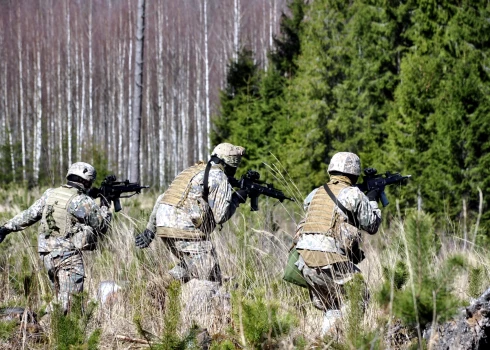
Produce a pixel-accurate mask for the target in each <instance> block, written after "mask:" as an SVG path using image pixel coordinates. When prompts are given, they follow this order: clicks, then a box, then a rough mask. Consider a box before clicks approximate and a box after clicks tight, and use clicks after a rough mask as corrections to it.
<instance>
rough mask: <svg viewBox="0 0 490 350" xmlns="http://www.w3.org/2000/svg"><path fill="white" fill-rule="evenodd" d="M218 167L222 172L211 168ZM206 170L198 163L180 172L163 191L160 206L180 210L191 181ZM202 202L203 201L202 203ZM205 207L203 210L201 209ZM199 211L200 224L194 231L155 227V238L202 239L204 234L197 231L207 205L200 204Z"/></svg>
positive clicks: (201, 163) (203, 165)
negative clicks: (200, 213) (200, 216)
mask: <svg viewBox="0 0 490 350" xmlns="http://www.w3.org/2000/svg"><path fill="white" fill-rule="evenodd" d="M216 167H219V168H220V169H222V170H223V167H222V166H221V165H213V168H216ZM205 169H206V163H204V162H199V163H197V164H195V165H193V166H191V167H189V168H187V169H185V170H184V171H182V172H181V173H180V174H179V175H177V177H176V178H175V179H174V181H172V183H171V184H170V186H169V188H168V189H167V190H166V191H165V193H164V194H163V196H162V198H161V199H160V203H161V204H167V205H171V206H174V207H176V208H182V206H183V205H184V202H185V200H186V199H187V196H188V195H189V191H190V189H191V187H192V179H193V178H194V177H195V176H196V175H197V174H199V173H200V172H202V171H204V170H205ZM203 202H204V201H203ZM203 206H205V208H203ZM201 207H202V208H201V209H202V210H203V214H202V216H203V217H202V219H201V223H200V224H198V225H197V227H196V228H195V229H192V230H184V229H180V228H176V227H162V226H157V232H156V234H157V236H159V237H166V238H177V239H203V238H204V237H206V234H205V232H203V231H201V230H199V229H198V227H200V225H201V224H202V221H203V220H204V215H205V212H206V211H208V210H209V205H208V204H207V203H201Z"/></svg>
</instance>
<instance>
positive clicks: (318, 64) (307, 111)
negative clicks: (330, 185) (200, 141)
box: [213, 0, 490, 239]
mask: <svg viewBox="0 0 490 350" xmlns="http://www.w3.org/2000/svg"><path fill="white" fill-rule="evenodd" d="M289 8H290V12H291V15H290V16H286V17H284V16H283V18H282V20H281V24H280V25H281V27H280V28H281V34H280V35H279V36H278V37H276V38H275V45H274V48H273V50H272V51H271V53H270V55H269V59H270V62H271V64H270V69H268V70H263V69H261V68H260V67H259V66H258V65H257V64H256V63H255V55H256V52H254V51H253V50H242V51H241V52H240V56H239V58H238V60H236V61H234V62H232V63H231V64H230V66H229V72H228V75H227V82H226V87H225V88H224V89H223V90H222V93H221V110H220V115H219V116H218V117H216V118H215V120H214V124H215V125H216V129H215V134H214V136H213V140H214V142H221V141H230V142H232V143H238V144H243V145H245V146H247V152H248V153H247V159H246V160H245V167H255V168H260V167H261V164H262V162H266V163H269V164H271V163H277V161H280V163H281V164H282V166H283V167H284V169H285V170H286V171H287V174H288V175H289V176H290V177H291V179H292V181H293V182H294V183H295V184H296V185H297V186H298V187H299V188H300V189H301V190H302V191H303V192H304V193H305V194H306V193H307V191H309V190H311V189H312V188H313V187H315V186H319V185H320V184H322V183H323V182H324V181H325V179H326V167H327V165H328V161H329V158H330V157H331V156H332V155H333V154H334V153H335V152H338V151H351V152H355V153H357V154H359V155H360V157H361V160H362V165H363V167H367V166H374V167H375V168H377V169H378V170H379V171H380V172H385V171H392V172H393V171H395V172H402V173H404V174H411V175H412V176H413V178H412V181H410V183H409V184H408V186H406V187H405V188H402V189H401V190H400V189H390V190H391V191H390V194H391V195H390V198H391V201H392V203H393V204H392V205H390V207H389V209H390V212H392V213H393V212H394V209H395V198H394V197H395V196H396V197H397V198H399V200H400V208H401V210H402V211H403V210H404V209H405V208H419V209H423V210H426V211H428V212H432V213H437V215H438V216H439V217H440V218H441V219H442V220H441V223H442V225H443V226H446V227H447V228H448V231H451V230H453V227H452V226H451V224H450V221H451V220H456V221H460V222H461V224H462V226H461V227H464V229H465V230H467V231H468V232H465V237H466V238H467V239H472V238H473V236H474V235H475V234H476V233H475V232H473V231H471V230H470V229H472V228H471V227H470V222H471V223H475V221H476V220H477V217H478V213H479V212H482V213H483V216H482V218H481V223H482V224H483V225H480V231H482V230H483V231H485V233H486V234H487V235H488V219H489V218H490V214H489V213H488V211H487V209H488V198H489V195H490V190H489V185H490V177H489V175H490V154H489V147H490V141H489V135H490V117H489V115H488V113H489V109H490V94H489V93H490V79H489V73H490V71H489V70H490V62H489V53H490V45H489V44H490V22H489V21H488V18H489V15H490V9H489V6H488V3H487V2H486V1H451V0H445V1H435V0H406V1H379V0H353V1H343V0H315V1H310V2H307V3H305V2H304V1H302V0H294V1H291V2H290V3H289ZM481 198H482V199H481ZM465 225H467V226H465ZM473 228H474V226H473ZM470 231H471V232H470ZM459 233H461V234H463V232H459Z"/></svg>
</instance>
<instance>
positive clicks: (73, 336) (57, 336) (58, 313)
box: [51, 293, 102, 350]
mask: <svg viewBox="0 0 490 350" xmlns="http://www.w3.org/2000/svg"><path fill="white" fill-rule="evenodd" d="M85 300H87V296H86V294H85V293H79V294H74V295H73V296H72V300H71V301H72V304H71V310H70V312H69V313H68V314H67V315H65V314H64V312H63V309H62V307H61V306H60V305H58V304H54V305H53V311H52V313H51V331H52V336H51V337H52V339H51V343H52V345H54V347H55V348H56V349H59V350H65V349H66V350H74V349H86V350H96V349H98V345H99V341H100V336H101V333H102V331H101V330H100V329H95V330H94V331H92V332H90V331H89V323H90V321H91V320H92V318H93V316H94V311H95V308H96V306H97V304H96V303H94V302H89V303H88V305H87V306H85V305H84V304H85Z"/></svg>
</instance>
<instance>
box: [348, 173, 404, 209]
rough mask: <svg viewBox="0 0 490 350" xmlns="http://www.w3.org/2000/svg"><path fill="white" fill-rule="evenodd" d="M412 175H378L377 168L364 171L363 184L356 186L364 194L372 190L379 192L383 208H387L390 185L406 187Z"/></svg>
mask: <svg viewBox="0 0 490 350" xmlns="http://www.w3.org/2000/svg"><path fill="white" fill-rule="evenodd" d="M411 177H412V175H401V174H400V173H394V174H392V173H390V172H388V171H387V172H386V173H385V174H378V171H377V170H376V169H375V168H366V169H364V176H363V181H364V182H363V183H362V184H357V185H356V186H357V187H358V188H359V189H360V190H361V191H362V192H364V193H367V192H369V191H371V190H378V191H379V199H380V200H381V204H383V207H386V206H387V205H388V204H390V202H389V201H388V198H387V197H386V194H385V187H386V186H388V185H396V184H400V185H404V184H405V183H406V182H407V181H408V179H409V178H411Z"/></svg>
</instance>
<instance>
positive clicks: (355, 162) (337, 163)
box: [328, 152, 361, 176]
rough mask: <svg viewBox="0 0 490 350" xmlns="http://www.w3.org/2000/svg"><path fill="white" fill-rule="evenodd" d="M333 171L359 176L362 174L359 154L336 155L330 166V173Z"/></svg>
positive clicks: (343, 153)
mask: <svg viewBox="0 0 490 350" xmlns="http://www.w3.org/2000/svg"><path fill="white" fill-rule="evenodd" d="M332 171H338V172H340V173H344V174H350V175H356V176H359V175H360V174H361V160H360V159H359V157H358V156H357V154H354V153H351V152H338V153H335V154H334V155H333V157H332V159H331V160H330V164H329V165H328V173H331V172H332Z"/></svg>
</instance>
